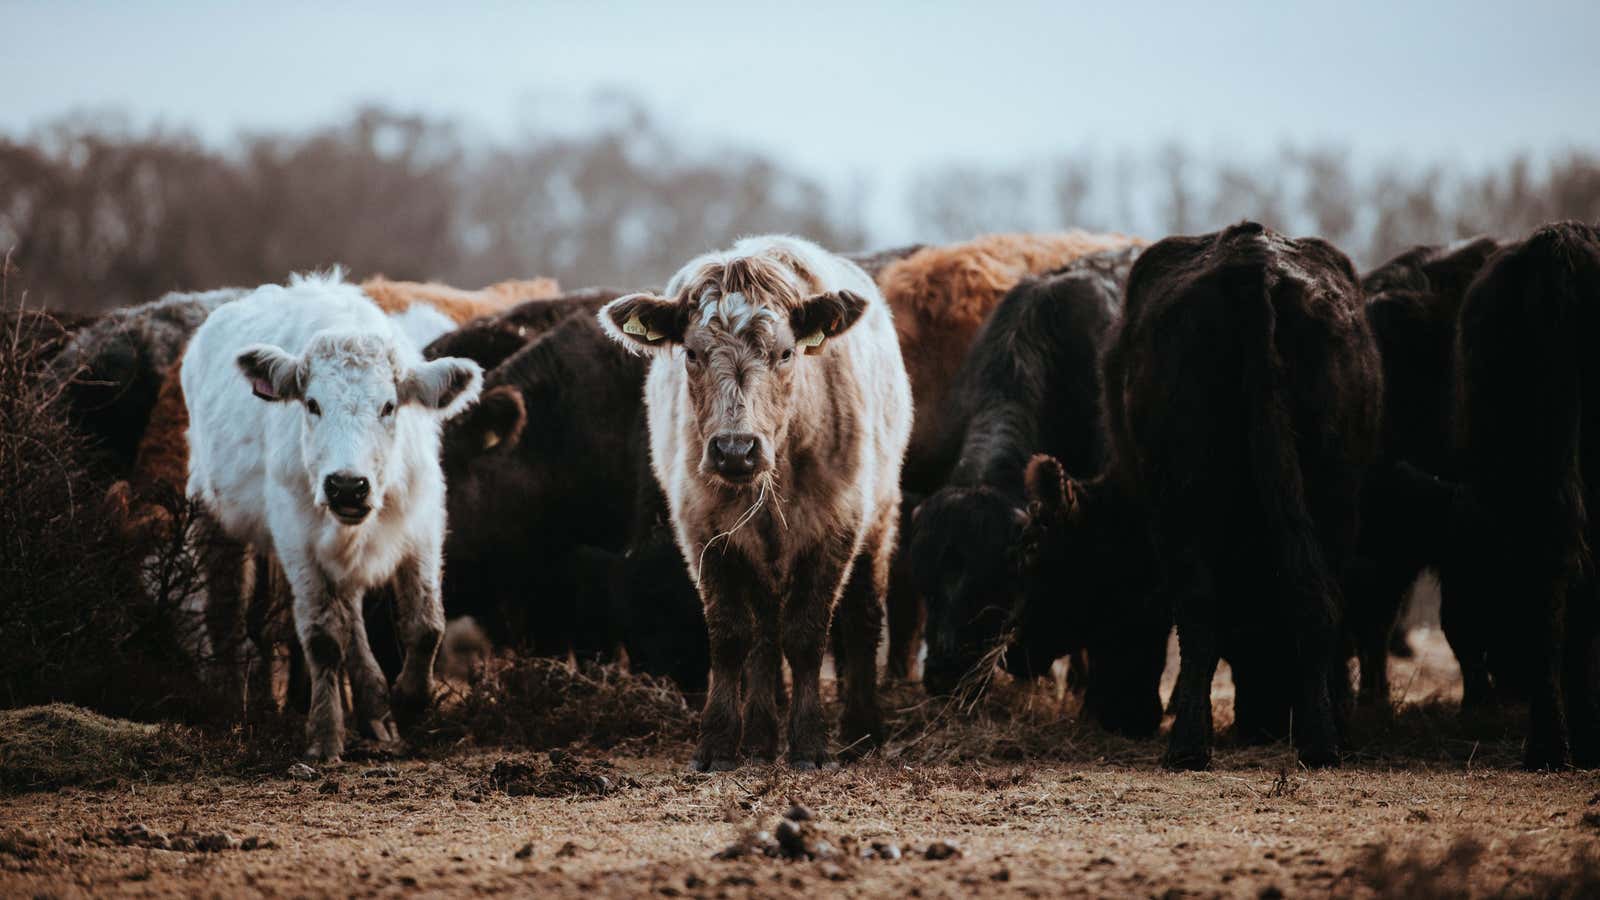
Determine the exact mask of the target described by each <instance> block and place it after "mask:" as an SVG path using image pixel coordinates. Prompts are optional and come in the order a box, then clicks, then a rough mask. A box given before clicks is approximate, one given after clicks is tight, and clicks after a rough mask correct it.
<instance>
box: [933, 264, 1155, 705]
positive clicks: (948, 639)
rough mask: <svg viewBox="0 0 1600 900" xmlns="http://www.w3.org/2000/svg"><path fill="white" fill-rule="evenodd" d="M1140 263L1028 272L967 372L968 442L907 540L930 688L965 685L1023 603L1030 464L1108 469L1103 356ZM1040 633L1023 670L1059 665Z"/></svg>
mask: <svg viewBox="0 0 1600 900" xmlns="http://www.w3.org/2000/svg"><path fill="white" fill-rule="evenodd" d="M1132 259H1133V253H1132V252H1129V251H1124V252H1120V253H1115V254H1105V255H1103V256H1099V257H1090V258H1088V259H1085V260H1081V261H1079V262H1078V263H1076V264H1074V265H1072V266H1069V267H1067V268H1065V269H1063V270H1061V271H1058V272H1055V273H1052V274H1050V275H1046V276H1042V277H1039V278H1030V279H1027V280H1024V281H1023V282H1022V283H1020V284H1018V285H1017V287H1015V288H1013V289H1012V290H1011V291H1010V293H1008V294H1007V295H1006V297H1005V298H1004V299H1003V300H1002V301H1001V302H1000V305H999V306H998V307H996V308H995V311H994V313H993V314H992V315H991V316H990V317H989V320H988V321H987V322H986V323H984V326H983V329H982V330H981V331H980V332H979V333H978V337H977V338H976V340H975V341H974V342H973V346H972V350H971V351H970V352H969V354H968V356H967V359H966V362H965V363H963V365H962V368H961V371H960V372H959V373H958V374H957V376H956V379H955V382H954V385H953V387H952V391H951V397H952V403H953V410H952V412H953V414H952V415H951V416H950V417H949V418H950V419H951V421H952V422H953V423H959V424H958V425H956V426H955V428H954V429H953V430H952V432H951V433H950V434H948V435H946V436H943V439H944V441H948V442H950V443H955V442H959V447H960V450H959V453H958V455H957V457H956V460H955V462H954V463H953V465H952V466H951V469H950V471H949V473H948V474H947V476H946V477H945V479H944V483H943V486H942V487H940V488H939V489H938V490H937V491H935V492H934V493H933V494H932V495H931V496H929V497H928V498H927V499H925V500H923V501H922V503H921V504H920V505H918V507H917V509H916V512H915V514H914V515H913V516H912V518H911V522H910V528H909V531H908V533H907V534H906V535H905V536H904V538H903V539H902V545H903V546H905V547H907V548H909V569H910V572H911V578H912V584H913V586H914V588H915V589H916V591H917V592H918V593H919V594H920V595H921V597H922V598H923V600H924V601H925V602H926V604H927V640H928V662H927V670H926V672H925V673H924V676H923V682H924V684H926V685H927V687H928V689H929V690H930V691H933V692H944V691H948V690H950V689H951V688H953V687H954V686H955V684H956V682H957V681H958V680H959V679H960V678H961V677H962V676H963V675H965V674H966V673H967V672H968V671H970V670H971V669H972V667H973V666H974V664H976V663H977V662H978V661H979V659H980V658H981V657H982V656H983V655H984V654H985V653H986V652H987V651H988V650H989V649H990V648H991V647H992V646H993V645H994V643H995V641H996V640H997V639H998V638H999V637H1000V636H1001V633H1002V631H1003V630H1004V629H1005V627H1006V626H1007V624H1008V622H1009V620H1010V618H1011V616H1012V614H1013V608H1014V607H1015V606H1016V605H1017V600H1018V598H1019V596H1020V594H1021V590H1022V582H1021V579H1020V577H1019V573H1018V569H1017V561H1016V551H1017V547H1018V544H1019V541H1020V538H1021V534H1022V518H1023V508H1024V506H1025V505H1026V500H1025V499H1024V491H1023V472H1024V469H1025V468H1026V467H1027V465H1028V460H1029V459H1030V458H1031V457H1032V456H1033V455H1034V454H1036V453H1049V454H1052V455H1054V456H1056V457H1058V458H1060V459H1061V460H1063V461H1064V462H1065V463H1066V464H1067V465H1068V466H1069V467H1070V468H1071V469H1072V470H1073V471H1075V472H1077V473H1079V474H1082V475H1085V476H1089V475H1093V474H1095V473H1097V472H1099V471H1100V468H1101V464H1102V460H1103V457H1104V450H1105V441H1104V432H1103V430H1102V428H1101V418H1100V411H1099V410H1100V397H1099V389H1098V376H1097V374H1096V359H1097V355H1098V353H1099V347H1100V343H1101V341H1102V339H1103V338H1104V336H1105V334H1106V333H1107V331H1108V330H1109V329H1110V327H1111V324H1112V322H1113V321H1114V319H1115V317H1116V308H1117V305H1118V302H1119V301H1118V295H1119V293H1120V291H1121V286H1122V284H1123V282H1124V281H1125V280H1126V278H1127V273H1128V268H1129V266H1130V265H1131V264H1132ZM1038 638H1039V636H1038V635H1033V636H1030V638H1029V640H1026V641H1024V642H1022V643H1021V644H1019V646H1018V648H1016V649H1017V650H1018V652H1016V653H1013V654H1011V655H1009V656H1008V657H1007V660H1008V663H1009V664H1011V665H1012V666H1013V668H1014V669H1016V670H1017V671H1018V672H1019V673H1031V672H1034V671H1043V670H1047V669H1048V668H1049V666H1050V664H1051V661H1052V660H1054V658H1055V656H1051V657H1050V658H1049V659H1045V658H1042V657H1035V656H1034V654H1033V653H1030V652H1027V650H1025V649H1024V648H1032V649H1034V650H1042V649H1043V647H1044V645H1045V643H1046V642H1044V641H1039V640H1038ZM1069 649H1071V648H1070V647H1066V646H1063V647H1062V648H1061V653H1058V654H1056V655H1062V654H1064V653H1065V652H1067V651H1068V650H1069Z"/></svg>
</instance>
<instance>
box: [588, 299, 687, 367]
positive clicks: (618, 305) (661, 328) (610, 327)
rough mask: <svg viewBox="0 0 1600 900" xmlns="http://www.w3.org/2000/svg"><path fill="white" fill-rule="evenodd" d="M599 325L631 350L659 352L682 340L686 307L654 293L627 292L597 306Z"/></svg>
mask: <svg viewBox="0 0 1600 900" xmlns="http://www.w3.org/2000/svg"><path fill="white" fill-rule="evenodd" d="M599 316H600V327H601V328H602V329H604V330H605V333H606V334H607V335H609V336H610V337H611V339H612V340H614V341H616V342H618V343H620V344H622V346H624V347H627V348H628V349H630V350H632V351H633V352H635V353H646V352H651V351H661V350H665V349H667V348H669V347H671V346H672V345H674V344H681V343H683V330H684V328H685V327H687V326H688V324H689V306H688V305H687V304H684V303H678V302H676V301H673V300H667V299H665V298H662V297H657V296H656V295H654V294H629V295H627V296H626V297H618V298H617V299H615V300H613V301H611V302H610V303H607V304H606V305H605V306H603V307H601V308H600V313H599Z"/></svg>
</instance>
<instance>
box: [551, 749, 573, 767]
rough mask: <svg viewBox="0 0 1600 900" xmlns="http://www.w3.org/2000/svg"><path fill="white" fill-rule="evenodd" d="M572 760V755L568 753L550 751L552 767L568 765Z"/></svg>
mask: <svg viewBox="0 0 1600 900" xmlns="http://www.w3.org/2000/svg"><path fill="white" fill-rule="evenodd" d="M570 759H572V754H571V753H568V752H567V751H565V750H551V751H550V765H552V766H559V765H562V764H563V763H566V762H567V761H568V760H570Z"/></svg>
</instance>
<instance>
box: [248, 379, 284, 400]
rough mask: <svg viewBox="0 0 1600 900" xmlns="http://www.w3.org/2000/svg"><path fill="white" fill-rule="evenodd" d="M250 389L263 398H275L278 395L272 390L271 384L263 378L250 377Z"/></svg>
mask: <svg viewBox="0 0 1600 900" xmlns="http://www.w3.org/2000/svg"><path fill="white" fill-rule="evenodd" d="M250 390H251V391H253V392H254V393H255V395H256V396H257V397H260V398H261V399H263V400H276V399H278V395H277V394H276V393H275V392H274V391H273V390H272V385H270V384H268V383H267V380H266V379H265V378H252V379H250Z"/></svg>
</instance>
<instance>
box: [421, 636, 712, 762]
mask: <svg viewBox="0 0 1600 900" xmlns="http://www.w3.org/2000/svg"><path fill="white" fill-rule="evenodd" d="M695 721H696V719H695V715H694V714H693V713H692V712H691V711H690V710H689V707H688V706H687V705H686V704H685V703H684V700H683V694H682V693H681V692H680V691H679V690H678V688H677V686H676V685H674V684H673V683H672V682H671V681H669V680H667V679H664V678H653V677H651V676H649V675H643V674H636V673H631V672H629V671H627V670H626V669H624V668H622V667H621V666H617V665H611V664H600V663H584V664H581V665H577V666H573V665H571V664H569V663H567V662H566V661H564V660H559V659H551V658H547V657H535V656H518V655H515V654H509V653H503V654H500V655H498V656H496V657H494V658H493V659H490V660H489V661H488V662H487V663H486V664H484V665H482V666H479V667H477V668H475V669H474V671H473V673H472V674H471V676H470V677H469V679H468V682H467V685H466V687H465V688H463V689H460V690H459V691H458V692H457V693H456V694H455V696H447V697H446V698H444V701H443V702H441V703H440V704H438V706H437V707H436V709H435V711H434V713H433V714H432V717H431V718H430V719H429V721H428V722H427V723H425V725H424V727H423V728H422V730H421V731H420V732H419V734H420V736H421V740H422V741H423V742H424V743H429V742H434V743H438V742H447V743H451V744H454V743H459V742H461V741H463V740H471V741H473V742H476V743H478V744H486V745H493V744H523V745H527V746H529V747H533V748H537V749H546V748H552V747H564V746H567V745H568V744H572V743H576V742H582V743H584V744H586V745H588V746H592V747H596V748H599V749H602V750H606V749H610V748H612V747H615V746H617V745H619V744H623V743H628V744H630V745H633V746H634V747H635V748H638V747H642V746H655V745H658V744H660V743H662V742H667V741H683V740H688V739H690V738H692V737H693V736H694V734H695Z"/></svg>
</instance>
